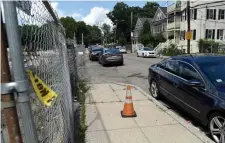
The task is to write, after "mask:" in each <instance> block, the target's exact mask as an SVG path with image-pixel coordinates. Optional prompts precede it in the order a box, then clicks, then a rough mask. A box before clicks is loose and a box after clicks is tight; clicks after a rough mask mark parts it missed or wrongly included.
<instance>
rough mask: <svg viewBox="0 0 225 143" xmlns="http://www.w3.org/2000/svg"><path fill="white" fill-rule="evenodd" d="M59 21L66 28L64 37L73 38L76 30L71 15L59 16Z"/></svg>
mask: <svg viewBox="0 0 225 143" xmlns="http://www.w3.org/2000/svg"><path fill="white" fill-rule="evenodd" d="M60 22H61V23H62V25H63V27H64V28H65V30H66V38H71V39H73V36H74V32H76V31H77V26H76V25H77V24H76V21H75V20H74V19H73V18H72V17H68V16H67V17H61V18H60Z"/></svg>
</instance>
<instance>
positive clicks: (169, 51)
mask: <svg viewBox="0 0 225 143" xmlns="http://www.w3.org/2000/svg"><path fill="white" fill-rule="evenodd" d="M182 54H183V52H182V50H180V49H177V47H176V45H175V44H170V46H169V47H168V48H165V49H163V55H165V56H177V55H182Z"/></svg>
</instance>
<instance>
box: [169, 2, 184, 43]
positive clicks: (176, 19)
mask: <svg viewBox="0 0 225 143" xmlns="http://www.w3.org/2000/svg"><path fill="white" fill-rule="evenodd" d="M167 16H168V20H167V34H168V38H167V39H169V40H171V41H170V42H171V43H173V44H176V45H178V44H179V42H180V25H181V23H180V22H181V2H180V1H176V2H175V3H173V4H171V5H169V6H168V8H167Z"/></svg>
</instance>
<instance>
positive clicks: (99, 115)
mask: <svg viewBox="0 0 225 143" xmlns="http://www.w3.org/2000/svg"><path fill="white" fill-rule="evenodd" d="M90 96H92V94H91V95H90ZM94 107H95V109H96V112H97V117H96V118H95V119H97V118H99V120H100V123H101V124H102V127H103V128H104V129H105V125H104V124H103V122H102V117H101V114H100V113H99V110H98V107H97V106H96V104H95V103H94ZM93 122H94V121H93ZM103 131H104V133H105V135H106V138H107V140H108V142H109V143H112V142H111V140H110V137H109V135H108V133H107V130H103Z"/></svg>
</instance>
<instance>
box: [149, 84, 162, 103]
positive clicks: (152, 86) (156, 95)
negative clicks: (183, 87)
mask: <svg viewBox="0 0 225 143" xmlns="http://www.w3.org/2000/svg"><path fill="white" fill-rule="evenodd" d="M150 92H151V95H152V97H154V98H155V99H159V97H160V94H159V88H158V84H157V82H156V81H155V80H152V81H151V84H150Z"/></svg>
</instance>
